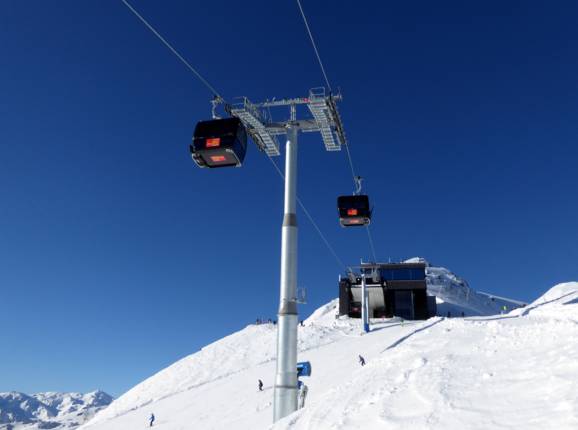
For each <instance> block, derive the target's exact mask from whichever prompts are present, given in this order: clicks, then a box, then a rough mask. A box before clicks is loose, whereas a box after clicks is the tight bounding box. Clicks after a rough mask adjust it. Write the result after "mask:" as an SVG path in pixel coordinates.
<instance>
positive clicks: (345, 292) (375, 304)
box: [339, 263, 436, 320]
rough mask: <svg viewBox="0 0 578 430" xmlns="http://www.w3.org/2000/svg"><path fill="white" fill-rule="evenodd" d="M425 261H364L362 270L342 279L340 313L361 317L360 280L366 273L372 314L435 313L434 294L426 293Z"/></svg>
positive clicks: (419, 315)
mask: <svg viewBox="0 0 578 430" xmlns="http://www.w3.org/2000/svg"><path fill="white" fill-rule="evenodd" d="M425 269H426V265H425V264H424V263H364V264H362V265H361V266H360V267H359V272H358V273H355V272H350V273H349V274H348V275H347V276H340V279H339V314H340V315H349V316H350V317H352V318H361V302H362V295H361V294H362V293H361V284H362V274H363V275H365V279H366V289H367V294H368V311H369V317H370V318H381V317H385V318H391V317H394V316H397V317H401V318H404V319H408V320H420V319H427V318H429V317H431V316H434V315H435V314H436V306H435V297H433V296H428V295H427V284H426V273H425Z"/></svg>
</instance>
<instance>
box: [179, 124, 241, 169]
mask: <svg viewBox="0 0 578 430" xmlns="http://www.w3.org/2000/svg"><path fill="white" fill-rule="evenodd" d="M190 150H191V156H192V157H193V161H194V162H195V163H197V165H198V166H199V167H209V168H216V167H240V166H241V164H242V163H243V160H244V159H245V153H246V152H247V131H246V130H245V126H243V123H242V122H241V120H240V119H239V118H235V117H232V118H224V119H213V120H209V121H201V122H199V123H197V126H196V127H195V134H194V135H193V144H192V145H190Z"/></svg>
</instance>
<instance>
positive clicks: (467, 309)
mask: <svg viewBox="0 0 578 430" xmlns="http://www.w3.org/2000/svg"><path fill="white" fill-rule="evenodd" d="M406 262H407V263H411V262H413V263H417V262H420V263H425V264H426V265H427V267H426V282H427V289H428V293H429V294H430V295H432V296H436V298H437V299H436V301H437V305H438V315H441V316H447V315H448V312H449V315H450V316H461V315H462V313H463V315H464V316H473V315H495V314H499V313H501V312H502V310H503V309H504V306H505V308H506V310H508V311H510V310H512V309H514V308H518V307H520V304H519V303H520V302H518V301H511V300H507V299H503V298H497V297H492V296H491V295H489V294H486V293H479V292H477V291H475V290H474V289H472V288H470V286H469V285H468V283H467V282H466V280H465V279H462V278H460V277H459V276H457V275H456V274H454V273H452V272H451V271H449V270H448V269H446V268H445V267H436V266H432V265H431V264H429V263H428V262H427V261H426V260H425V259H423V258H419V257H416V258H411V259H409V260H406Z"/></svg>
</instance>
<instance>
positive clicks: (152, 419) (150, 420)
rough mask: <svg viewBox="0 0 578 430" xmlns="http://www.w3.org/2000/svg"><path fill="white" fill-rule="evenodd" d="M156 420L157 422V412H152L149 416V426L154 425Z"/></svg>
mask: <svg viewBox="0 0 578 430" xmlns="http://www.w3.org/2000/svg"><path fill="white" fill-rule="evenodd" d="M154 422H155V414H152V413H151V416H150V417H149V427H152V426H153V424H154Z"/></svg>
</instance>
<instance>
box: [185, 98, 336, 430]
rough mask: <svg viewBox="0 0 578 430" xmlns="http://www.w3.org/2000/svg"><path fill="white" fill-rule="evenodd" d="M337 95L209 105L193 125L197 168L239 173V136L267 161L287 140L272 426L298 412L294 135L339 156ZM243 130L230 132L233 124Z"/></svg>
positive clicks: (240, 142) (193, 152)
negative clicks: (302, 113) (317, 139)
mask: <svg viewBox="0 0 578 430" xmlns="http://www.w3.org/2000/svg"><path fill="white" fill-rule="evenodd" d="M340 100H341V95H331V94H326V93H325V88H323V87H322V88H313V89H311V90H310V91H309V96H308V97H301V98H293V99H282V100H271V101H265V102H262V103H252V102H251V101H249V99H247V98H246V97H243V98H242V99H241V101H240V102H239V103H237V104H232V105H227V104H225V103H224V101H222V100H219V99H217V100H213V118H214V119H213V120H212V121H204V122H200V123H199V124H197V127H196V129H195V136H194V140H193V145H191V154H192V156H193V160H194V161H195V162H196V163H197V164H198V165H199V166H200V167H228V166H234V167H239V166H240V165H241V162H242V160H243V158H244V156H245V149H246V148H245V146H244V145H243V135H244V131H246V133H247V135H249V136H250V137H251V139H252V140H253V141H254V142H255V143H256V144H257V146H258V147H259V149H261V150H262V151H264V152H265V153H266V154H267V155H268V156H269V157H274V156H278V155H280V154H281V152H280V149H279V143H278V141H277V136H283V135H284V136H286V145H285V147H286V153H285V205H284V208H285V209H284V216H283V225H282V228H281V234H282V241H281V283H280V284H281V285H280V299H279V314H278V331H277V373H276V377H275V392H274V398H273V400H274V403H273V404H274V408H273V409H274V411H273V415H274V421H277V420H279V419H281V418H283V417H284V416H287V415H289V414H290V413H292V412H294V411H296V410H297V406H298V404H297V394H298V391H297V325H298V314H297V303H298V297H297V206H296V198H297V135H298V133H299V132H300V131H301V132H319V133H321V138H322V140H323V144H324V145H325V149H326V150H327V151H339V150H341V146H342V145H345V144H346V140H345V133H344V131H343V124H342V122H341V118H340V116H339V112H338V111H337V105H336V102H337V101H340ZM216 104H225V111H226V112H227V113H228V114H229V115H231V116H232V117H233V118H225V119H220V118H218V117H217V116H216V114H215V107H216ZM298 105H305V106H307V108H308V109H309V112H310V113H311V116H312V117H310V118H307V119H299V118H297V106H298ZM282 106H287V107H289V119H288V120H286V121H281V122H276V121H273V120H272V118H271V117H270V115H266V112H268V111H269V110H270V109H271V108H278V107H282ZM236 119H238V120H240V121H241V123H242V126H243V127H244V130H239V129H238V128H237V129H235V124H234V122H235V120H236Z"/></svg>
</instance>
